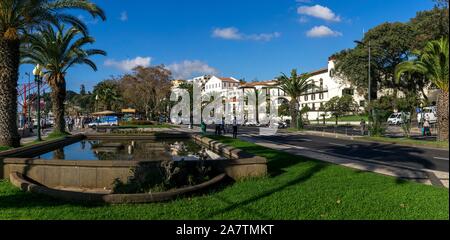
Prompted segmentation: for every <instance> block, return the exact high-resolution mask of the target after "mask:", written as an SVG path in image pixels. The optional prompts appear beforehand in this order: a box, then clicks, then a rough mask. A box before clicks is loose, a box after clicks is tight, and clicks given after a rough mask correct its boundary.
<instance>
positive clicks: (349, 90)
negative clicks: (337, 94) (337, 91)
mask: <svg viewBox="0 0 450 240" xmlns="http://www.w3.org/2000/svg"><path fill="white" fill-rule="evenodd" d="M354 94H355V91H354V90H353V89H351V88H346V89H344V90H342V95H349V96H353V95H354Z"/></svg>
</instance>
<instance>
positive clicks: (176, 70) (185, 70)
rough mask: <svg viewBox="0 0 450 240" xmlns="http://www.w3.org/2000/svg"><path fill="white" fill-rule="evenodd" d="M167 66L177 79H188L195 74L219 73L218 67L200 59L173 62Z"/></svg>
mask: <svg viewBox="0 0 450 240" xmlns="http://www.w3.org/2000/svg"><path fill="white" fill-rule="evenodd" d="M166 68H167V69H169V70H170V71H171V72H172V75H173V77H174V78H175V79H188V78H190V77H193V75H207V74H211V75H214V74H217V73H218V71H217V69H215V68H213V67H211V66H209V65H208V64H206V63H204V62H201V61H198V60H194V61H189V60H186V61H183V62H181V63H173V64H171V65H168V66H166Z"/></svg>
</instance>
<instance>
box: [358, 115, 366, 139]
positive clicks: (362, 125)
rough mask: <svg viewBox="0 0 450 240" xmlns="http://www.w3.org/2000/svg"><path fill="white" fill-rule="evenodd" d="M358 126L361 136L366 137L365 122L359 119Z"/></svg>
mask: <svg viewBox="0 0 450 240" xmlns="http://www.w3.org/2000/svg"><path fill="white" fill-rule="evenodd" d="M359 125H360V126H361V135H362V136H364V135H366V120H364V119H361V123H360V124H359Z"/></svg>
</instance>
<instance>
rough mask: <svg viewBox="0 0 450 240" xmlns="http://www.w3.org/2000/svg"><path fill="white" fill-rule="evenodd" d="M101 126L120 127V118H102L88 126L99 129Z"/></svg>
mask: <svg viewBox="0 0 450 240" xmlns="http://www.w3.org/2000/svg"><path fill="white" fill-rule="evenodd" d="M99 126H110V127H112V126H119V118H118V117H116V116H106V117H100V118H98V119H96V120H94V121H92V122H91V123H89V124H88V127H90V128H97V127H99Z"/></svg>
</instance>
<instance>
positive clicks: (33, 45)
mask: <svg viewBox="0 0 450 240" xmlns="http://www.w3.org/2000/svg"><path fill="white" fill-rule="evenodd" d="M55 30H56V31H55ZM28 40H29V44H27V45H26V47H24V48H23V49H22V52H23V58H24V60H23V62H24V63H31V64H40V65H41V66H43V67H44V68H45V72H44V73H45V77H46V79H47V82H48V84H49V85H50V87H51V88H52V93H51V98H52V103H53V113H54V114H55V128H54V131H55V132H59V133H63V132H65V121H64V110H65V109H64V101H65V99H66V74H67V71H68V70H69V69H70V68H71V67H73V66H75V65H80V64H86V65H88V66H90V67H91V68H92V69H93V70H94V71H97V66H96V65H95V63H94V62H93V61H92V60H90V59H89V57H91V56H93V55H106V53H105V52H104V51H102V50H98V49H85V48H84V47H85V46H86V45H87V44H92V43H94V42H95V40H94V39H93V38H92V37H88V36H84V35H82V32H81V31H80V30H78V29H77V28H75V27H71V28H69V29H67V30H65V28H64V25H58V26H57V27H56V29H54V28H53V27H52V26H50V25H48V26H46V27H45V28H42V29H41V31H40V32H39V33H37V34H34V35H30V36H28Z"/></svg>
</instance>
